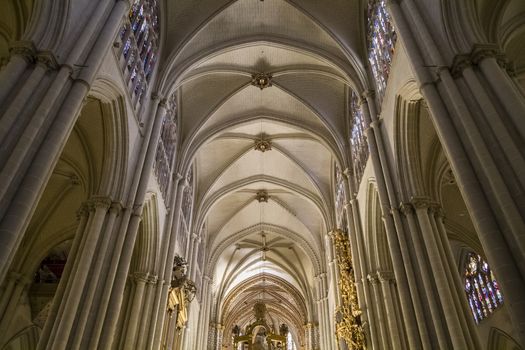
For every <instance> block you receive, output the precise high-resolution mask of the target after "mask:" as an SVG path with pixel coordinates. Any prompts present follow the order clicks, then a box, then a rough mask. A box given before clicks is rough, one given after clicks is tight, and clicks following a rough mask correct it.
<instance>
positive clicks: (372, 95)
mask: <svg viewBox="0 0 525 350" xmlns="http://www.w3.org/2000/svg"><path fill="white" fill-rule="evenodd" d="M375 96H376V92H375V91H374V90H372V89H368V90H364V91H363V92H362V93H361V100H360V103H361V104H363V103H368V99H369V98H372V99H373V98H375Z"/></svg>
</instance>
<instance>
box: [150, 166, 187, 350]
mask: <svg viewBox="0 0 525 350" xmlns="http://www.w3.org/2000/svg"><path fill="white" fill-rule="evenodd" d="M181 179H182V176H179V177H178V181H177V186H175V188H174V190H173V195H174V196H175V197H174V198H175V201H174V203H175V204H174V208H173V217H172V222H171V225H169V226H167V231H166V235H165V237H166V238H165V239H166V243H167V244H165V247H166V249H164V250H163V252H162V255H161V256H162V257H164V259H162V260H161V261H162V262H163V263H162V265H163V267H164V269H163V271H162V270H161V273H162V276H163V280H164V284H163V288H161V289H160V288H159V289H158V290H157V295H156V296H155V305H154V308H153V310H154V311H155V310H162V309H163V308H164V307H165V305H166V303H167V299H168V288H169V286H170V283H171V274H172V271H173V270H172V269H173V259H174V257H175V243H176V239H177V234H178V233H179V232H178V229H179V227H180V218H181V215H180V212H181V206H182V199H183V196H184V189H185V184H181V183H180V180H181ZM164 316H165V315H164V313H163V312H159V311H157V317H156V320H152V322H153V323H155V330H154V335H153V341H152V343H153V349H158V347H159V342H160V336H161V331H162V325H163V324H164ZM152 334H153V333H152Z"/></svg>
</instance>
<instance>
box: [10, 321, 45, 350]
mask: <svg viewBox="0 0 525 350" xmlns="http://www.w3.org/2000/svg"><path fill="white" fill-rule="evenodd" d="M39 334H40V329H38V327H36V326H30V327H27V328H25V329H23V330H21V331H20V332H19V333H17V334H16V335H15V336H13V337H12V338H11V339H10V340H9V341H8V342H7V344H6V345H5V346H4V347H2V350H33V349H36V345H37V343H38V337H39Z"/></svg>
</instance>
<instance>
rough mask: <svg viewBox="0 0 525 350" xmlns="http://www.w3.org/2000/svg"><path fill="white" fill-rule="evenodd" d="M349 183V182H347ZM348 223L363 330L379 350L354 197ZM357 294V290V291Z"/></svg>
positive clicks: (348, 212) (363, 245) (357, 209)
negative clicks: (360, 299)
mask: <svg viewBox="0 0 525 350" xmlns="http://www.w3.org/2000/svg"><path fill="white" fill-rule="evenodd" d="M349 183H350V182H349ZM347 215H348V222H352V223H353V227H354V231H353V234H352V233H350V235H349V236H350V244H351V246H353V247H355V250H356V252H357V254H356V253H355V252H353V251H352V262H356V261H358V262H359V264H356V266H354V271H355V276H356V284H357V285H358V286H362V290H363V291H362V295H363V299H364V300H363V301H361V302H360V305H359V306H360V307H361V310H362V311H363V314H362V315H363V316H366V318H365V317H363V323H364V328H365V330H367V331H368V335H369V339H370V344H371V345H372V348H374V349H379V343H378V342H379V337H378V334H377V333H378V332H377V330H376V326H377V322H376V316H375V313H374V303H373V302H372V297H371V293H370V286H369V285H368V281H367V280H366V276H367V275H368V264H367V263H366V258H365V252H366V250H365V244H364V237H363V229H362V226H361V218H360V216H359V203H358V201H357V199H356V198H355V197H353V198H352V199H351V200H350V208H349V210H348V211H347ZM356 257H357V258H356ZM358 293H359V290H358Z"/></svg>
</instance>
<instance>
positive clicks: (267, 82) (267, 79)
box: [252, 73, 272, 90]
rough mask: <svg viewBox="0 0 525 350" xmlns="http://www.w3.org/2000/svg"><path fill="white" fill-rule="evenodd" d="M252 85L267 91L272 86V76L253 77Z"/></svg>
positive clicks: (260, 74)
mask: <svg viewBox="0 0 525 350" xmlns="http://www.w3.org/2000/svg"><path fill="white" fill-rule="evenodd" d="M252 85H253V86H257V87H258V88H259V89H261V90H262V89H265V88H267V87H270V86H272V75H271V74H269V73H257V74H254V75H252Z"/></svg>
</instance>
